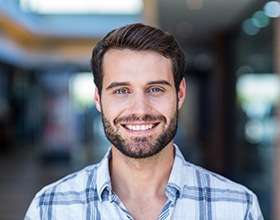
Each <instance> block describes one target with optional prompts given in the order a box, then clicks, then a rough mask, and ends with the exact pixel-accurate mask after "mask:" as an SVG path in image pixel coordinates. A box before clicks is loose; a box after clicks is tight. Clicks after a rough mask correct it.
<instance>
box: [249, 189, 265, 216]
mask: <svg viewBox="0 0 280 220" xmlns="http://www.w3.org/2000/svg"><path fill="white" fill-rule="evenodd" d="M251 219H256V220H263V219H264V218H263V215H262V211H261V208H260V205H259V201H258V198H257V196H256V195H255V194H253V201H252V209H251V212H250V215H249V217H248V220H251Z"/></svg>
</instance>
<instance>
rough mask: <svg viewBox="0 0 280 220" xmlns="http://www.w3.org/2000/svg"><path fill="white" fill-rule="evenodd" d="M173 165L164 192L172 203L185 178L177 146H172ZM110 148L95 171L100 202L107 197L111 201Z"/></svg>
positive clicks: (182, 158) (181, 157)
mask: <svg viewBox="0 0 280 220" xmlns="http://www.w3.org/2000/svg"><path fill="white" fill-rule="evenodd" d="M174 151H175V157H174V163H173V166H172V170H171V174H170V177H169V180H168V184H167V187H166V190H165V193H166V196H167V197H168V198H169V199H170V200H171V201H172V202H175V201H176V200H177V198H178V197H179V196H180V195H181V192H182V190H183V186H184V181H185V176H184V175H183V174H184V173H185V171H184V170H183V169H184V168H185V159H184V156H183V155H182V153H181V151H180V149H179V148H178V146H177V145H175V144H174ZM111 154H112V153H111V148H109V150H108V151H107V153H106V155H105V156H104V158H103V159H102V160H101V162H100V163H99V167H98V169H97V183H96V186H97V192H98V197H99V200H100V201H102V200H103V199H105V196H108V199H109V201H112V185H111V178H110V171H109V162H110V160H111V157H112V155H111Z"/></svg>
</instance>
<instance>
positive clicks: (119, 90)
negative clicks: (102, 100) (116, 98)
mask: <svg viewBox="0 0 280 220" xmlns="http://www.w3.org/2000/svg"><path fill="white" fill-rule="evenodd" d="M114 93H115V94H120V95H123V94H128V93H129V90H128V89H125V88H120V89H117V90H115V91H114Z"/></svg>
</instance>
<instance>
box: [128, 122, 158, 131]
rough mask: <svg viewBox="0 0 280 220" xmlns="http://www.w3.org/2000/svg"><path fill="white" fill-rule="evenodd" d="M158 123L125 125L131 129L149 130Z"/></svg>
mask: <svg viewBox="0 0 280 220" xmlns="http://www.w3.org/2000/svg"><path fill="white" fill-rule="evenodd" d="M157 125H158V124H147V125H123V126H124V127H125V128H126V129H128V130H130V131H147V130H151V129H152V128H154V127H155V126H157Z"/></svg>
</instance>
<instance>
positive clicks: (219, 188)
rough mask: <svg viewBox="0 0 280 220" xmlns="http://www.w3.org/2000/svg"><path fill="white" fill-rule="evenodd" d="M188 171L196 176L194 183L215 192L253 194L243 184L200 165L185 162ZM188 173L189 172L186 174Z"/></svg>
mask: <svg viewBox="0 0 280 220" xmlns="http://www.w3.org/2000/svg"><path fill="white" fill-rule="evenodd" d="M185 166H186V172H187V173H192V175H193V176H194V178H193V179H194V180H193V181H194V182H193V184H194V185H197V186H198V187H202V188H206V189H208V190H210V191H213V192H231V193H237V194H238V193H239V194H240V193H242V194H248V195H252V194H253V192H252V191H251V190H249V189H248V188H247V187H245V186H244V185H242V184H239V183H237V182H234V181H232V180H230V179H229V178H226V177H224V176H222V175H220V174H217V173H214V172H212V171H209V170H207V169H205V168H202V167H200V166H197V165H194V164H192V163H189V162H185ZM186 175H187V174H186Z"/></svg>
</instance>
